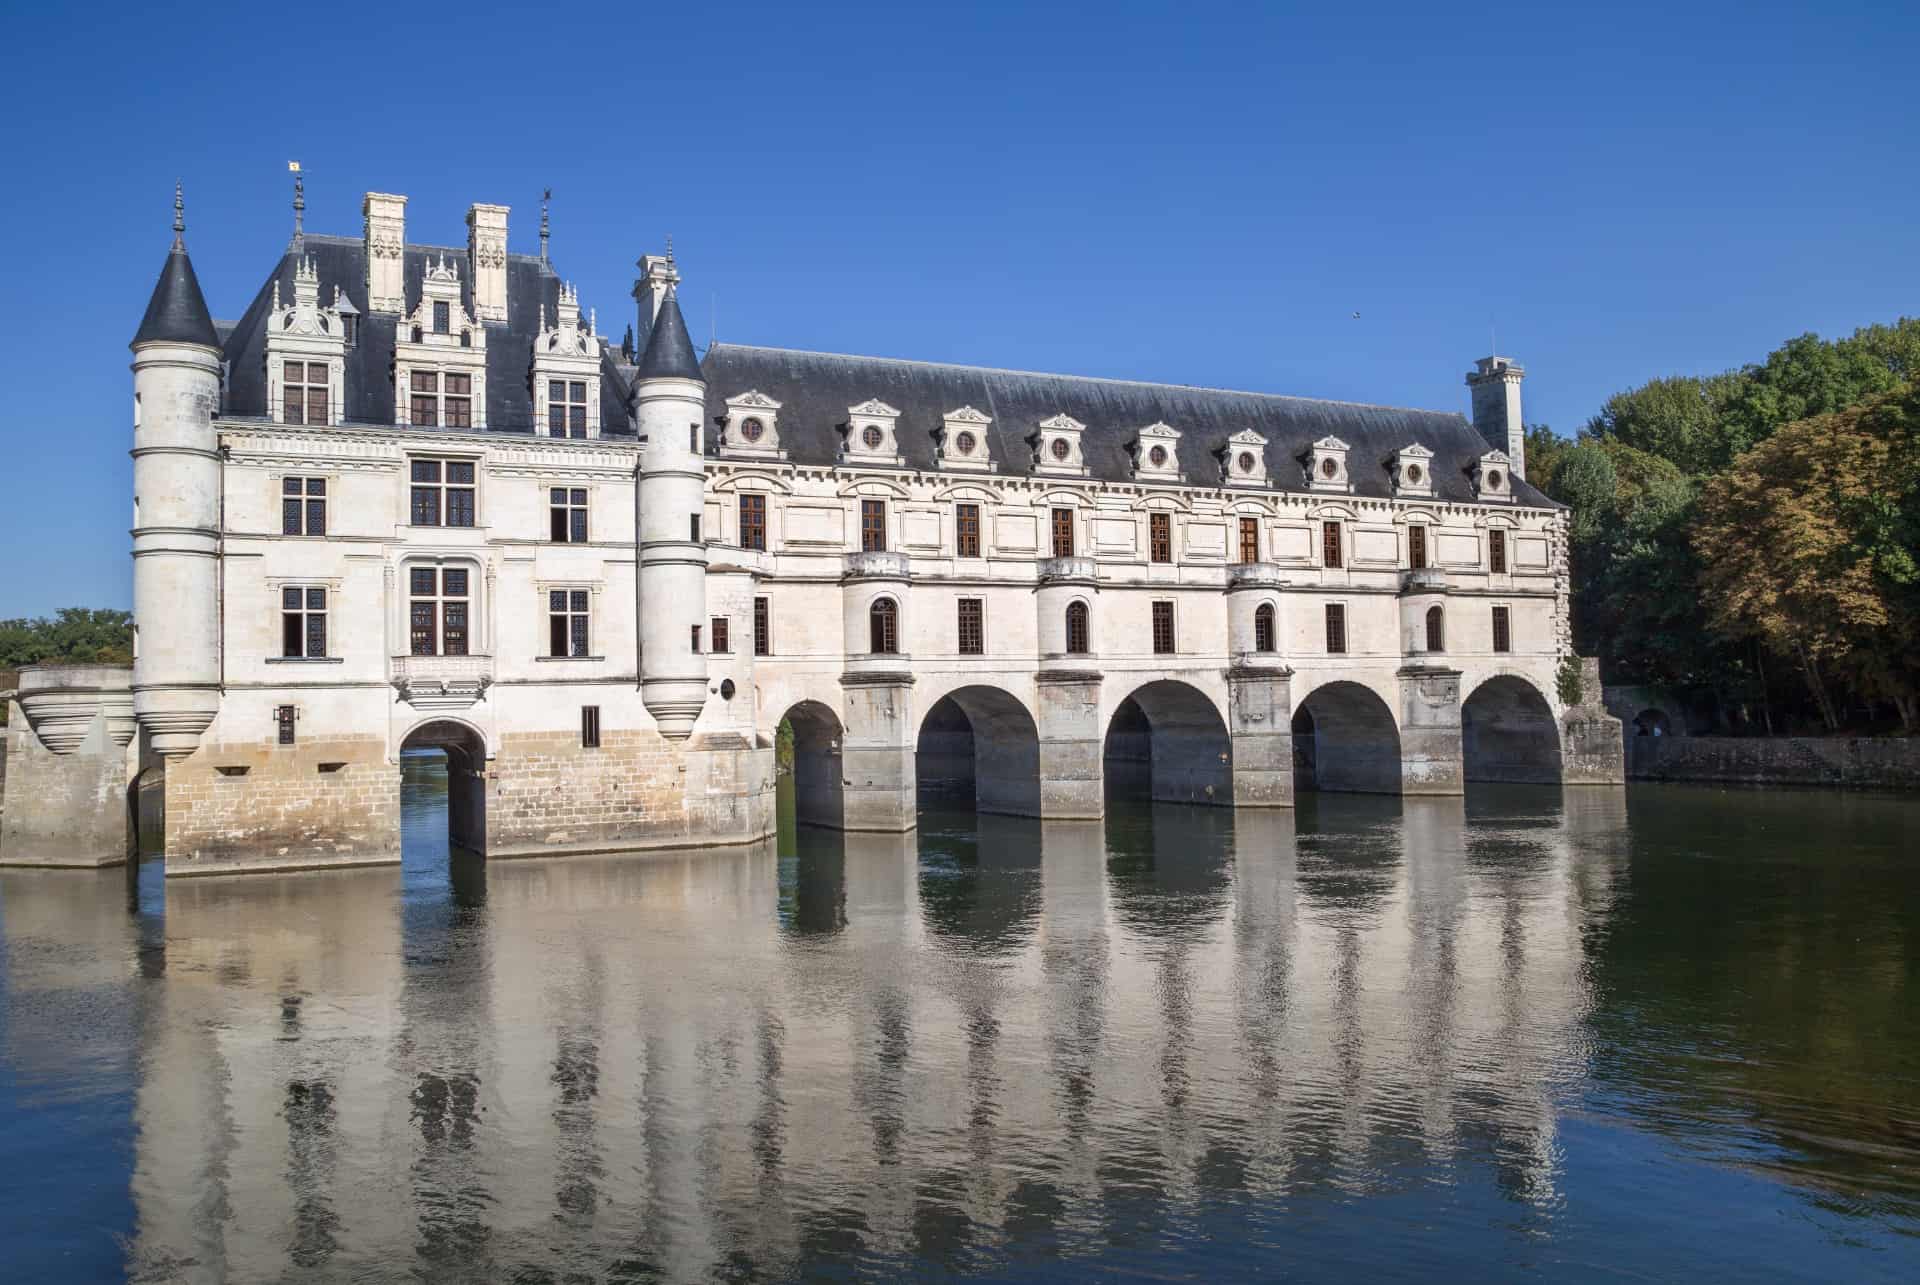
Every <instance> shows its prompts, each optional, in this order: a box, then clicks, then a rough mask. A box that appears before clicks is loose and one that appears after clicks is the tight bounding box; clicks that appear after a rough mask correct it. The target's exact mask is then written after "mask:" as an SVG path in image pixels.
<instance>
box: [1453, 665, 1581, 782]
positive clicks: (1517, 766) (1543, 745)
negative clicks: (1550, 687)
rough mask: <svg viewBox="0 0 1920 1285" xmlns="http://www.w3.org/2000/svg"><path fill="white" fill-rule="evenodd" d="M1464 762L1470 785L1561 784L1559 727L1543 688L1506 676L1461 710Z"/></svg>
mask: <svg viewBox="0 0 1920 1285" xmlns="http://www.w3.org/2000/svg"><path fill="white" fill-rule="evenodd" d="M1460 759H1461V766H1462V767H1463V768H1464V770H1465V773H1466V778H1467V780H1469V781H1499V782H1505V783H1508V784H1516V785H1558V784H1559V783H1560V726H1559V724H1557V723H1555V722H1554V721H1553V708H1552V706H1550V705H1548V704H1547V698H1546V697H1545V696H1542V695H1541V694H1540V689H1539V688H1537V687H1535V686H1534V685H1533V684H1532V683H1530V682H1528V681H1527V680H1526V679H1524V678H1515V677H1513V676H1512V675H1511V674H1502V675H1500V676H1499V677H1496V678H1489V679H1488V680H1487V681H1486V682H1484V683H1482V684H1480V685H1479V686H1478V687H1476V688H1474V689H1473V694H1472V695H1470V696H1468V697H1467V699H1466V700H1465V701H1463V702H1462V703H1461V705H1460Z"/></svg>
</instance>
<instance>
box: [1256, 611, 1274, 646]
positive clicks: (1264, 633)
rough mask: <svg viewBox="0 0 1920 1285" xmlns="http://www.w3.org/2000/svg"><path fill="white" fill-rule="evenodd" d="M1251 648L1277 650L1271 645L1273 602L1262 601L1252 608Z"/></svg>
mask: <svg viewBox="0 0 1920 1285" xmlns="http://www.w3.org/2000/svg"><path fill="white" fill-rule="evenodd" d="M1253 649H1254V650H1255V651H1274V650H1277V649H1276V648H1275V647H1274V645H1273V604H1272V603H1270V602H1263V603H1261V604H1260V605H1259V606H1258V607H1255V608H1254V610H1253Z"/></svg>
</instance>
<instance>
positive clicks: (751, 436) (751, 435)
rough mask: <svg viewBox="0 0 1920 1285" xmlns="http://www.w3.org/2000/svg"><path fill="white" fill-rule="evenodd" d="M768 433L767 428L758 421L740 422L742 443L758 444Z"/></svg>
mask: <svg viewBox="0 0 1920 1285" xmlns="http://www.w3.org/2000/svg"><path fill="white" fill-rule="evenodd" d="M766 431H767V426H766V425H765V424H762V423H761V422H760V421H759V420H757V419H743V420H741V421H740V440H741V441H744V442H757V441H759V440H760V439H761V437H763V436H765V434H766Z"/></svg>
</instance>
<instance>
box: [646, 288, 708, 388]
mask: <svg viewBox="0 0 1920 1285" xmlns="http://www.w3.org/2000/svg"><path fill="white" fill-rule="evenodd" d="M633 378H634V381H635V382H636V383H638V382H639V381H640V380H643V379H701V378H702V376H701V374H700V359H699V358H698V357H695V356H694V355H693V340H692V339H690V338H688V336H687V319H686V318H685V317H682V316H681V315H680V301H679V300H678V299H677V298H675V297H674V295H673V293H672V292H671V291H669V292H668V294H667V298H666V301H665V302H664V303H662V304H661V305H660V315H659V316H657V317H655V318H654V319H653V333H652V334H651V335H649V336H647V351H646V352H645V353H643V354H641V357H640V367H639V370H638V371H637V372H636V373H635V375H634V377H633Z"/></svg>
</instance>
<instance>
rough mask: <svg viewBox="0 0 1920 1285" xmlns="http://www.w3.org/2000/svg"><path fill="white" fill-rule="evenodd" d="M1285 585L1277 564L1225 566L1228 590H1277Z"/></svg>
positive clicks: (1240, 563) (1247, 563)
mask: <svg viewBox="0 0 1920 1285" xmlns="http://www.w3.org/2000/svg"><path fill="white" fill-rule="evenodd" d="M1285 583H1286V581H1285V580H1284V579H1283V578H1282V574H1281V570H1280V566H1279V564H1278V563H1274V562H1233V563H1229V564H1228V565H1227V588H1229V589H1278V588H1281V587H1283V586H1284V585H1285Z"/></svg>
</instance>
